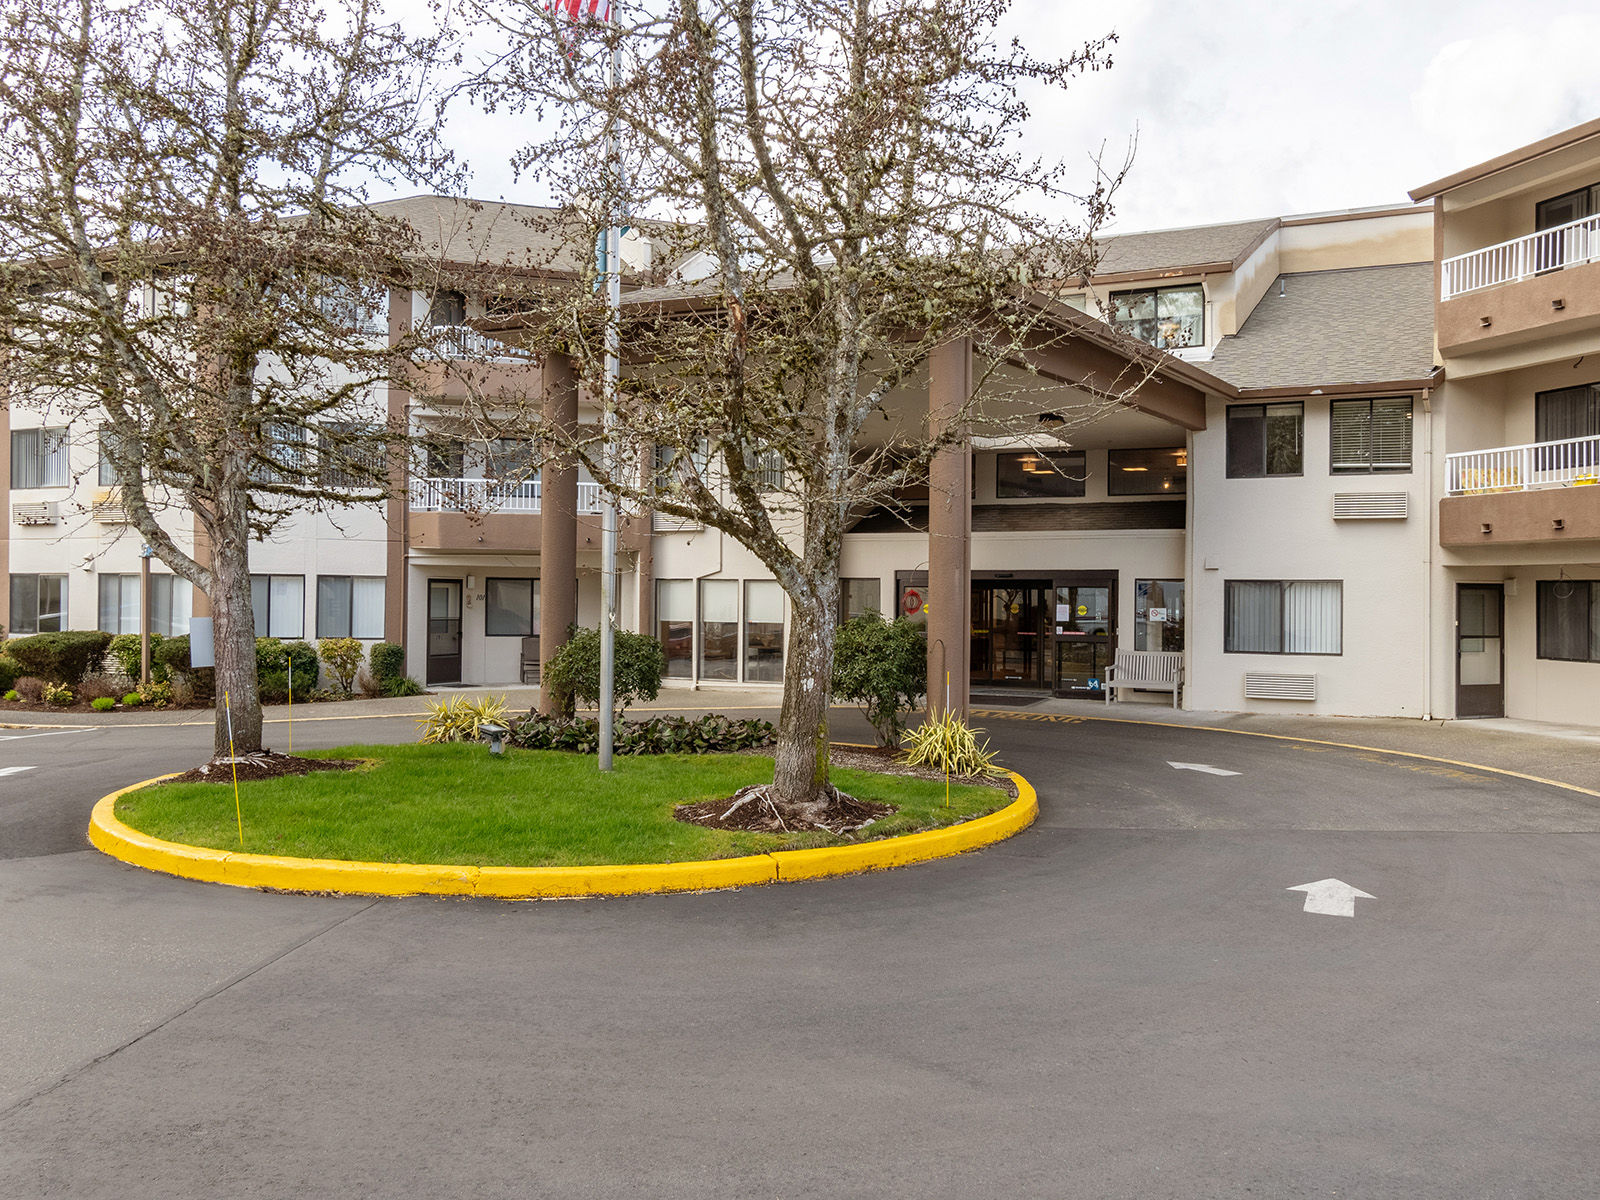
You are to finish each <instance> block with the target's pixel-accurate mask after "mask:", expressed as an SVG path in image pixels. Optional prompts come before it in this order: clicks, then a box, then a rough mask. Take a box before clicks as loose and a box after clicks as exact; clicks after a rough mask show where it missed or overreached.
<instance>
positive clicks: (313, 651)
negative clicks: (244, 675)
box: [256, 637, 322, 704]
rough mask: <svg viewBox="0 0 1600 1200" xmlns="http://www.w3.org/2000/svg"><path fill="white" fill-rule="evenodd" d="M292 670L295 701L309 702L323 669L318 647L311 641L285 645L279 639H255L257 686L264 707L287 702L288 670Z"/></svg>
mask: <svg viewBox="0 0 1600 1200" xmlns="http://www.w3.org/2000/svg"><path fill="white" fill-rule="evenodd" d="M291 665H292V666H293V667H294V699H296V700H308V699H310V697H311V693H312V692H314V691H316V690H317V677H318V676H319V675H321V674H322V668H321V665H320V663H319V660H318V659H317V648H316V647H315V646H313V645H312V644H311V643H310V642H285V641H282V640H280V639H279V638H274V637H265V638H257V639H256V683H257V686H258V687H259V688H260V691H261V699H262V701H263V702H264V703H267V704H282V703H283V702H284V701H285V700H288V699H289V668H290V666H291Z"/></svg>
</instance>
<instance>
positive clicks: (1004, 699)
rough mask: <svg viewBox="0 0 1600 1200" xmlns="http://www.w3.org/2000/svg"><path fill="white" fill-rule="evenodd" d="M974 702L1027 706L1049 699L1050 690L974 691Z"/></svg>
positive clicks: (1010, 706) (1003, 706)
mask: <svg viewBox="0 0 1600 1200" xmlns="http://www.w3.org/2000/svg"><path fill="white" fill-rule="evenodd" d="M971 698H972V703H973V704H994V705H999V706H1000V707H1002V708H1027V707H1029V706H1030V705H1034V704H1040V703H1042V702H1044V701H1046V700H1048V699H1050V695H1049V693H1048V692H973V693H972V697H971Z"/></svg>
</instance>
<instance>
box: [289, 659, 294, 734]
mask: <svg viewBox="0 0 1600 1200" xmlns="http://www.w3.org/2000/svg"><path fill="white" fill-rule="evenodd" d="M288 662H289V733H288V738H289V753H290V754H293V753H294V655H292V654H291V655H290V656H289V659H288Z"/></svg>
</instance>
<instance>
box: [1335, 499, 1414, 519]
mask: <svg viewBox="0 0 1600 1200" xmlns="http://www.w3.org/2000/svg"><path fill="white" fill-rule="evenodd" d="M1410 515H1411V493H1410V492H1335V493H1334V494H1333V519H1334V520H1335V521H1404V520H1405V519H1406V518H1407V517H1408V516H1410Z"/></svg>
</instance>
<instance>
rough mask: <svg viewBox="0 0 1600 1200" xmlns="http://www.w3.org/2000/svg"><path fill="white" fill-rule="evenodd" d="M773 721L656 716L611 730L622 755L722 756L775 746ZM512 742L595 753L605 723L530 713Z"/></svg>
mask: <svg viewBox="0 0 1600 1200" xmlns="http://www.w3.org/2000/svg"><path fill="white" fill-rule="evenodd" d="M773 736H774V730H773V727H772V724H771V722H769V721H761V720H736V719H735V718H733V717H725V716H722V715H720V714H718V713H707V714H706V715H705V716H703V717H698V718H696V719H694V720H690V719H689V718H688V717H651V718H650V719H649V720H648V721H619V722H617V724H616V727H615V728H614V729H613V731H612V749H613V750H614V751H615V752H616V753H618V754H721V753H729V752H732V751H735V750H750V749H754V748H756V747H759V746H768V745H771V744H772V739H773ZM510 741H511V744H512V745H513V746H518V747H520V748H522V749H524V750H568V751H571V752H572V753H575V754H594V753H595V752H596V751H598V750H599V749H600V722H599V720H598V719H597V718H595V717H585V718H582V719H572V718H562V717H546V716H542V715H540V714H539V713H538V712H531V713H529V714H528V715H527V716H526V717H523V718H522V719H521V720H520V721H518V722H517V723H516V725H515V727H514V728H513V729H512V732H511V738H510Z"/></svg>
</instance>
